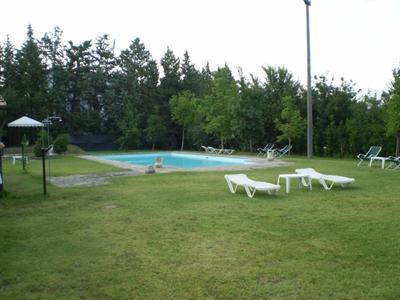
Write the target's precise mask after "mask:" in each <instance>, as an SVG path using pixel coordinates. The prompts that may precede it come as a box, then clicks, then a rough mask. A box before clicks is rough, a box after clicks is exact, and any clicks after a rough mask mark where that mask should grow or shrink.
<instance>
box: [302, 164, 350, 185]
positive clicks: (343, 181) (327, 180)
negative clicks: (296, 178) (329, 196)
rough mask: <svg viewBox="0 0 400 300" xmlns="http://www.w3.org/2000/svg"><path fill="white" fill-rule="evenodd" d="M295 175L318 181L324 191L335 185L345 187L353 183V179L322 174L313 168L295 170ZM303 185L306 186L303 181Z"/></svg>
mask: <svg viewBox="0 0 400 300" xmlns="http://www.w3.org/2000/svg"><path fill="white" fill-rule="evenodd" d="M296 173H298V174H304V175H308V176H310V178H311V179H315V180H318V181H319V183H320V184H321V185H322V186H323V187H324V189H325V190H330V189H331V188H332V187H333V185H334V184H335V183H337V184H340V185H341V186H342V187H345V186H346V185H348V184H350V183H353V182H354V181H355V179H354V178H349V177H344V176H336V175H326V174H322V173H319V172H317V171H315V170H314V169H313V168H305V169H296ZM303 185H305V186H307V183H306V182H305V181H303Z"/></svg>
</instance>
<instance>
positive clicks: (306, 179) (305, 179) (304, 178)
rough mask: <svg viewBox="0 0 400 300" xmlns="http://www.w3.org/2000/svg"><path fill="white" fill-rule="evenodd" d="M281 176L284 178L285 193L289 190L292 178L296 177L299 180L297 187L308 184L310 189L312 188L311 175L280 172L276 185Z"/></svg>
mask: <svg viewBox="0 0 400 300" xmlns="http://www.w3.org/2000/svg"><path fill="white" fill-rule="evenodd" d="M281 178H284V179H285V180H286V193H289V192H290V181H291V180H292V178H297V179H298V180H299V187H300V188H302V187H303V186H308V187H310V190H312V184H311V177H310V176H309V175H306V174H280V175H279V177H278V183H277V184H278V185H279V181H280V180H281Z"/></svg>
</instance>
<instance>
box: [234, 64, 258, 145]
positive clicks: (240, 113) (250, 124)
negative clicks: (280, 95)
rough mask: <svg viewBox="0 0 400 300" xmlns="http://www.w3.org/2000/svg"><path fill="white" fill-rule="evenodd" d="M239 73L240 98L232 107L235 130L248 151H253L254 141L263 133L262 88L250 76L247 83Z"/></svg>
mask: <svg viewBox="0 0 400 300" xmlns="http://www.w3.org/2000/svg"><path fill="white" fill-rule="evenodd" d="M239 73H240V81H239V91H240V100H239V102H238V104H237V107H236V108H235V109H234V112H235V120H236V122H235V123H234V126H235V130H236V132H238V135H239V137H240V138H241V139H242V140H243V141H246V142H247V144H248V146H249V150H250V152H252V151H253V144H254V142H255V141H257V140H260V139H262V137H263V135H264V116H263V109H262V108H263V104H264V103H263V101H264V90H263V88H262V87H261V85H260V83H259V81H258V80H257V79H256V78H254V77H253V76H252V78H251V79H252V82H251V83H249V82H248V81H247V80H246V79H245V78H244V76H243V75H242V74H241V72H239Z"/></svg>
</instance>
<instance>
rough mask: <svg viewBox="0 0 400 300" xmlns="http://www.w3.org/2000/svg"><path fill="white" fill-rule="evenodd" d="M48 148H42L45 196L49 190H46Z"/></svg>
mask: <svg viewBox="0 0 400 300" xmlns="http://www.w3.org/2000/svg"><path fill="white" fill-rule="evenodd" d="M46 152H47V149H46V148H42V173H43V174H42V178H43V194H44V195H46V194H47V189H46Z"/></svg>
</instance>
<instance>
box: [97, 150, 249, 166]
mask: <svg viewBox="0 0 400 300" xmlns="http://www.w3.org/2000/svg"><path fill="white" fill-rule="evenodd" d="M156 157H162V159H163V165H164V166H166V167H168V166H170V167H175V168H180V169H193V168H207V167H223V166H238V165H247V164H251V163H250V162H249V161H248V160H247V159H242V158H232V157H216V156H206V155H195V154H183V153H174V152H159V153H150V154H124V155H103V156H101V158H103V159H106V160H113V161H117V162H121V163H126V164H133V165H142V166H149V165H152V164H153V163H154V161H155V158H156Z"/></svg>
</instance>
